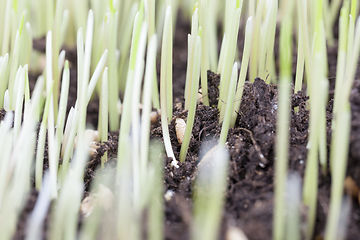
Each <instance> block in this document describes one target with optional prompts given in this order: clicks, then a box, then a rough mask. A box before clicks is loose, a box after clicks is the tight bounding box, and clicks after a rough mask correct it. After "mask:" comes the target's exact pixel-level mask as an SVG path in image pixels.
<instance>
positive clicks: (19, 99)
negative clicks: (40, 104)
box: [14, 66, 27, 140]
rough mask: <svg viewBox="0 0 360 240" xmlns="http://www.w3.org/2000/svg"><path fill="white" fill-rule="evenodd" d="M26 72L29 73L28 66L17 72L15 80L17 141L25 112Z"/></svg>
mask: <svg viewBox="0 0 360 240" xmlns="http://www.w3.org/2000/svg"><path fill="white" fill-rule="evenodd" d="M25 71H27V66H25V67H23V68H22V67H19V69H18V71H17V74H16V75H17V76H16V78H15V86H16V89H17V91H16V92H15V93H14V95H15V98H16V104H15V117H14V137H15V139H14V140H16V139H17V137H18V134H19V132H20V126H21V115H22V110H23V101H24V88H25Z"/></svg>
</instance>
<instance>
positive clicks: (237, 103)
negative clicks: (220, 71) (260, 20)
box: [230, 16, 253, 128]
mask: <svg viewBox="0 0 360 240" xmlns="http://www.w3.org/2000/svg"><path fill="white" fill-rule="evenodd" d="M252 29H253V26H252V17H251V16H250V17H249V18H248V20H247V22H246V28H245V43H244V51H243V56H242V61H241V68H240V75H239V81H238V85H237V88H236V94H235V99H234V111H233V112H232V115H231V120H230V127H231V128H232V127H234V126H235V122H236V118H237V115H238V111H239V109H240V104H241V98H242V94H243V91H244V84H245V78H246V74H247V70H248V66H249V57H250V50H251V37H252Z"/></svg>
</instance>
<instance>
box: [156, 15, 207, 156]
mask: <svg viewBox="0 0 360 240" xmlns="http://www.w3.org/2000/svg"><path fill="white" fill-rule="evenodd" d="M196 11H197V10H196ZM190 38H192V39H191V40H190V42H191V43H193V46H192V47H190V48H191V49H192V52H191V55H192V56H191V57H192V59H193V66H192V67H191V68H190V69H189V70H188V71H189V75H190V76H191V79H192V82H191V85H188V86H189V88H188V91H189V92H190V99H189V110H188V116H187V124H186V128H185V134H184V139H183V142H182V144H181V149H180V162H184V161H185V159H186V155H187V151H188V148H189V144H190V139H191V133H192V129H193V126H194V119H195V112H196V104H197V100H198V94H197V93H198V89H199V77H200V61H201V51H202V48H201V37H200V36H196V35H195V36H191V37H190ZM189 55H190V53H189ZM161 115H162V114H161Z"/></svg>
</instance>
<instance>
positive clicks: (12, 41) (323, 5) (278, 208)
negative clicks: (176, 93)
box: [0, 0, 360, 240]
mask: <svg viewBox="0 0 360 240" xmlns="http://www.w3.org/2000/svg"><path fill="white" fill-rule="evenodd" d="M0 3H1V4H2V6H5V7H3V8H1V9H0V35H1V37H0V46H1V57H0V108H1V109H2V108H4V109H5V110H6V111H7V113H6V116H5V118H4V119H3V120H2V121H1V122H0V136H1V138H0V152H1V156H0V239H11V238H12V237H13V236H14V234H15V232H16V223H17V221H18V220H19V214H20V212H21V210H22V208H23V206H24V204H25V203H26V199H27V196H28V195H29V193H30V191H31V189H32V188H33V187H35V188H36V189H37V191H39V196H38V198H37V201H36V205H35V207H34V209H33V211H32V212H31V213H30V217H29V219H28V224H27V229H26V239H41V238H42V237H43V235H42V234H43V223H44V221H45V219H46V217H47V213H48V210H49V209H50V219H51V224H50V229H49V234H48V236H49V238H50V239H76V238H80V239H107V238H109V239H110V238H111V236H117V238H118V239H141V235H142V233H141V231H142V225H141V224H142V219H141V218H142V215H143V212H144V210H147V211H148V222H149V224H148V226H147V228H148V229H147V233H148V238H149V239H153V240H155V239H163V238H164V236H163V232H164V231H163V227H164V209H163V208H164V201H165V199H164V193H163V191H162V184H163V168H164V166H163V155H162V154H163V148H164V149H165V152H166V155H167V156H168V157H169V158H172V163H171V167H172V168H179V167H181V166H182V164H181V163H183V162H184V161H186V158H187V155H188V154H187V153H188V148H189V145H190V141H191V134H192V131H193V124H194V119H195V114H196V108H197V106H198V100H199V92H201V99H202V104H204V105H207V106H209V97H208V86H207V70H212V71H215V72H217V73H218V74H221V78H220V86H219V92H220V94H219V99H218V104H217V106H212V107H218V109H219V112H220V117H219V121H220V123H221V124H222V129H221V134H220V138H219V140H218V143H217V146H216V147H214V148H213V149H212V150H210V151H211V154H210V155H207V157H204V159H206V160H202V161H201V162H200V164H199V166H198V172H197V174H198V176H197V179H196V181H195V185H194V189H195V191H194V222H193V226H192V229H191V234H190V235H191V238H192V239H217V236H218V234H219V230H220V225H221V217H222V215H221V212H222V209H223V207H224V199H225V195H224V192H225V191H226V186H227V183H226V179H227V174H228V167H229V166H228V161H229V158H230V157H229V155H228V153H227V150H226V148H227V145H226V142H227V137H228V132H229V129H230V128H232V127H234V126H235V124H236V119H237V116H238V110H239V108H240V105H241V99H242V94H243V89H244V84H245V80H246V78H247V76H249V78H248V80H249V81H250V82H252V81H253V80H254V79H255V78H256V77H261V78H262V79H264V80H266V81H267V83H270V82H272V83H278V86H279V96H278V111H277V114H278V117H277V129H276V136H277V142H276V157H275V159H276V160H275V163H274V165H275V178H274V181H275V189H274V199H275V202H274V221H273V222H274V227H273V239H278V240H281V239H289V238H290V237H291V239H301V231H300V230H301V229H300V205H301V204H304V205H305V206H307V209H308V212H307V215H306V221H305V222H306V229H305V238H306V239H311V238H312V236H313V234H314V226H315V217H316V201H317V190H318V178H319V177H318V172H319V169H318V168H319V164H320V167H321V172H322V173H323V174H324V175H326V174H328V172H330V174H331V177H332V185H331V198H330V209H329V215H328V219H327V224H326V232H325V239H328V240H330V239H341V238H342V237H344V236H343V235H344V231H343V229H344V227H343V226H341V224H340V223H341V222H340V219H346V216H343V215H342V214H341V208H344V209H348V208H349V206H348V204H349V203H348V202H347V201H346V200H343V185H344V179H345V173H346V166H347V156H348V146H349V134H350V119H351V112H350V103H349V96H350V90H351V87H352V84H353V81H354V77H355V70H356V66H357V60H358V56H359V52H360V22H359V20H357V19H358V18H357V17H358V13H357V1H356V0H351V1H350V0H344V1H342V4H341V1H339V0H336V1H335V0H333V1H331V2H329V0H315V1H312V0H258V1H254V0H226V1H216V0H199V1H197V2H196V1H195V0H187V1H180V0H172V1H170V0H158V1H156V0H109V1H100V0H79V1H71V0H56V1H55V0H38V1H29V0H14V1H12V0H0ZM180 9H181V12H182V13H183V15H184V16H185V18H187V19H188V20H189V21H190V22H191V33H189V35H188V42H187V43H188V45H187V46H188V54H187V55H188V59H187V70H186V85H185V91H184V99H185V105H184V110H186V111H187V119H186V123H184V121H183V120H182V119H181V123H180V121H178V119H177V120H176V122H177V124H179V125H180V124H181V127H179V129H180V128H181V130H182V131H183V133H181V134H178V140H179V143H180V144H181V149H180V155H179V156H175V154H174V151H173V146H172V144H171V139H170V133H169V124H171V123H172V121H173V94H172V91H173V90H172V89H173V71H172V69H173V62H172V59H173V36H174V32H175V31H176V29H175V26H176V18H177V15H178V12H179V10H180ZM339 11H340V17H339V41H338V60H337V74H336V86H335V97H334V108H333V120H332V139H331V151H330V156H329V159H330V166H329V167H330V170H329V171H328V170H327V168H328V166H327V159H328V156H327V140H326V104H327V96H328V76H327V66H328V65H327V52H326V49H327V46H332V45H334V44H335V43H334V36H333V32H332V29H333V27H334V24H335V22H336V19H337V17H338V12H339ZM324 12H326V13H327V12H329V14H324ZM220 21H221V22H222V23H223V29H224V31H223V33H219V32H217V24H218V23H219V22H220ZM277 26H279V27H280V46H281V48H280V72H279V74H278V73H277V72H276V68H275V54H274V42H275V33H276V28H277ZM240 28H244V30H245V31H244V33H245V34H244V38H245V40H244V46H241V47H243V51H242V52H243V54H242V56H238V54H237V53H238V52H239V51H238V50H239V49H238V45H237V43H238V36H239V30H240ZM221 34H223V35H221ZM218 35H221V36H222V42H221V49H220V53H219V54H218V51H217V38H218ZM294 35H295V38H296V42H297V46H296V47H297V61H296V75H295V76H294V77H295V78H294V83H295V85H294V86H295V92H297V91H299V90H302V86H303V82H304V79H306V82H307V94H308V95H309V97H310V101H309V108H310V125H309V142H308V155H307V161H306V171H305V177H304V181H303V188H302V186H301V181H300V180H299V177H298V176H297V175H295V176H294V175H290V176H289V174H288V147H289V127H290V121H289V120H290V119H289V118H290V103H289V102H290V92H291V87H290V85H291V83H292V81H293V75H292V72H291V69H292V49H293V46H292V44H293V36H294ZM43 36H45V37H46V54H45V55H44V54H40V53H39V52H36V51H33V40H34V39H37V38H41V37H43ZM64 44H65V45H67V46H70V47H75V46H76V49H77V63H76V64H77V66H76V69H77V100H76V103H75V105H74V106H68V105H67V104H68V92H69V88H70V71H72V68H73V67H74V66H71V63H70V62H69V61H68V60H66V59H67V58H66V56H67V55H66V54H67V53H66V51H65V50H62V51H61V46H63V45H64ZM158 53H160V54H158ZM158 56H159V57H158ZM44 62H45V64H43V63H44ZM157 62H158V63H160V70H159V73H160V79H159V80H160V92H159V86H158V79H157V68H156V67H157V64H156V63H157ZM315 63H316V64H315ZM29 72H31V73H39V77H38V79H37V81H36V85H35V87H34V89H33V90H32V91H31V86H30V83H29ZM304 72H305V74H304ZM200 83H201V91H199V88H200V87H199V84H200ZM119 93H122V94H123V98H120V97H119ZM94 95H97V96H98V97H99V102H100V103H99V118H98V119H99V121H98V126H91V127H89V126H87V123H86V115H87V106H88V104H89V102H90V101H92V97H93V96H94ZM141 104H142V109H141V111H140V108H139V105H141ZM152 108H155V109H157V110H159V112H160V113H161V128H162V134H163V146H162V145H159V144H158V143H151V142H150V127H151V121H150V115H151V111H152ZM67 109H70V110H69V111H67ZM178 122H179V123H178ZM90 128H93V129H90ZM108 131H118V132H119V141H118V152H117V156H116V161H117V167H116V171H115V172H111V171H109V172H108V173H107V174H106V175H105V177H104V176H103V175H104V174H103V175H102V176H103V177H99V178H95V179H96V180H94V181H93V183H92V190H93V192H92V193H91V195H90V196H88V197H87V198H85V200H86V201H85V200H84V201H83V202H82V200H83V199H84V189H83V188H84V187H83V186H84V183H83V179H84V169H85V166H86V163H87V161H88V160H89V158H90V157H91V155H93V154H96V153H97V146H98V144H96V143H95V142H102V143H103V142H106V141H108ZM179 131H180V130H179ZM46 140H47V142H46ZM45 143H47V144H45ZM75 145H76V147H74V146H75ZM45 149H47V151H45ZM44 153H46V154H47V155H46V156H44ZM89 153H90V154H89ZM44 159H47V161H48V162H47V164H48V169H47V170H46V171H45V174H44ZM108 160H110V159H108V155H107V153H105V154H104V156H103V157H102V158H101V169H105V163H106V162H107V161H108ZM179 161H180V162H181V163H180V162H179ZM32 177H33V178H34V179H35V182H34V184H33V183H32V182H31V179H32ZM33 185H34V186H33ZM292 186H294V187H292ZM175 194H176V193H175ZM105 199H107V200H106V201H105ZM109 199H110V200H109ZM80 209H81V211H80ZM109 209H113V211H112V214H110V217H111V219H112V220H114V221H109V222H107V223H106V218H105V217H104V216H105V215H106V216H107V217H109ZM79 212H81V214H82V215H83V217H84V219H85V220H84V222H83V224H82V225H81V227H79V225H78V215H79ZM110 222H111V223H110ZM343 222H346V221H343ZM235 232H236V231H235ZM235 235H236V234H235Z"/></svg>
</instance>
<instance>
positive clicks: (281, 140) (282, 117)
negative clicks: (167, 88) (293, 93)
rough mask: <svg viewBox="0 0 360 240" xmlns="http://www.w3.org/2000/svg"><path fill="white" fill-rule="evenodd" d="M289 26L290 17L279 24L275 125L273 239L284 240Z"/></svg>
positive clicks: (289, 57)
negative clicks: (278, 65)
mask: <svg viewBox="0 0 360 240" xmlns="http://www.w3.org/2000/svg"><path fill="white" fill-rule="evenodd" d="M291 27H292V22H291V19H290V17H289V18H286V19H284V21H283V22H282V24H281V33H280V45H281V46H282V48H281V49H280V81H279V101H278V113H277V114H278V115H277V125H276V133H277V134H276V135H277V136H276V162H275V179H274V181H275V189H274V194H275V200H274V201H275V210H274V216H273V219H274V220H273V221H274V231H273V239H279V240H281V239H284V237H285V218H284V215H285V214H284V205H285V192H286V185H285V184H286V176H287V169H288V152H289V127H290V123H289V119H290V83H291V81H292V79H291V78H292V75H291V57H292V54H291V51H292V44H291V41H292V36H291Z"/></svg>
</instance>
